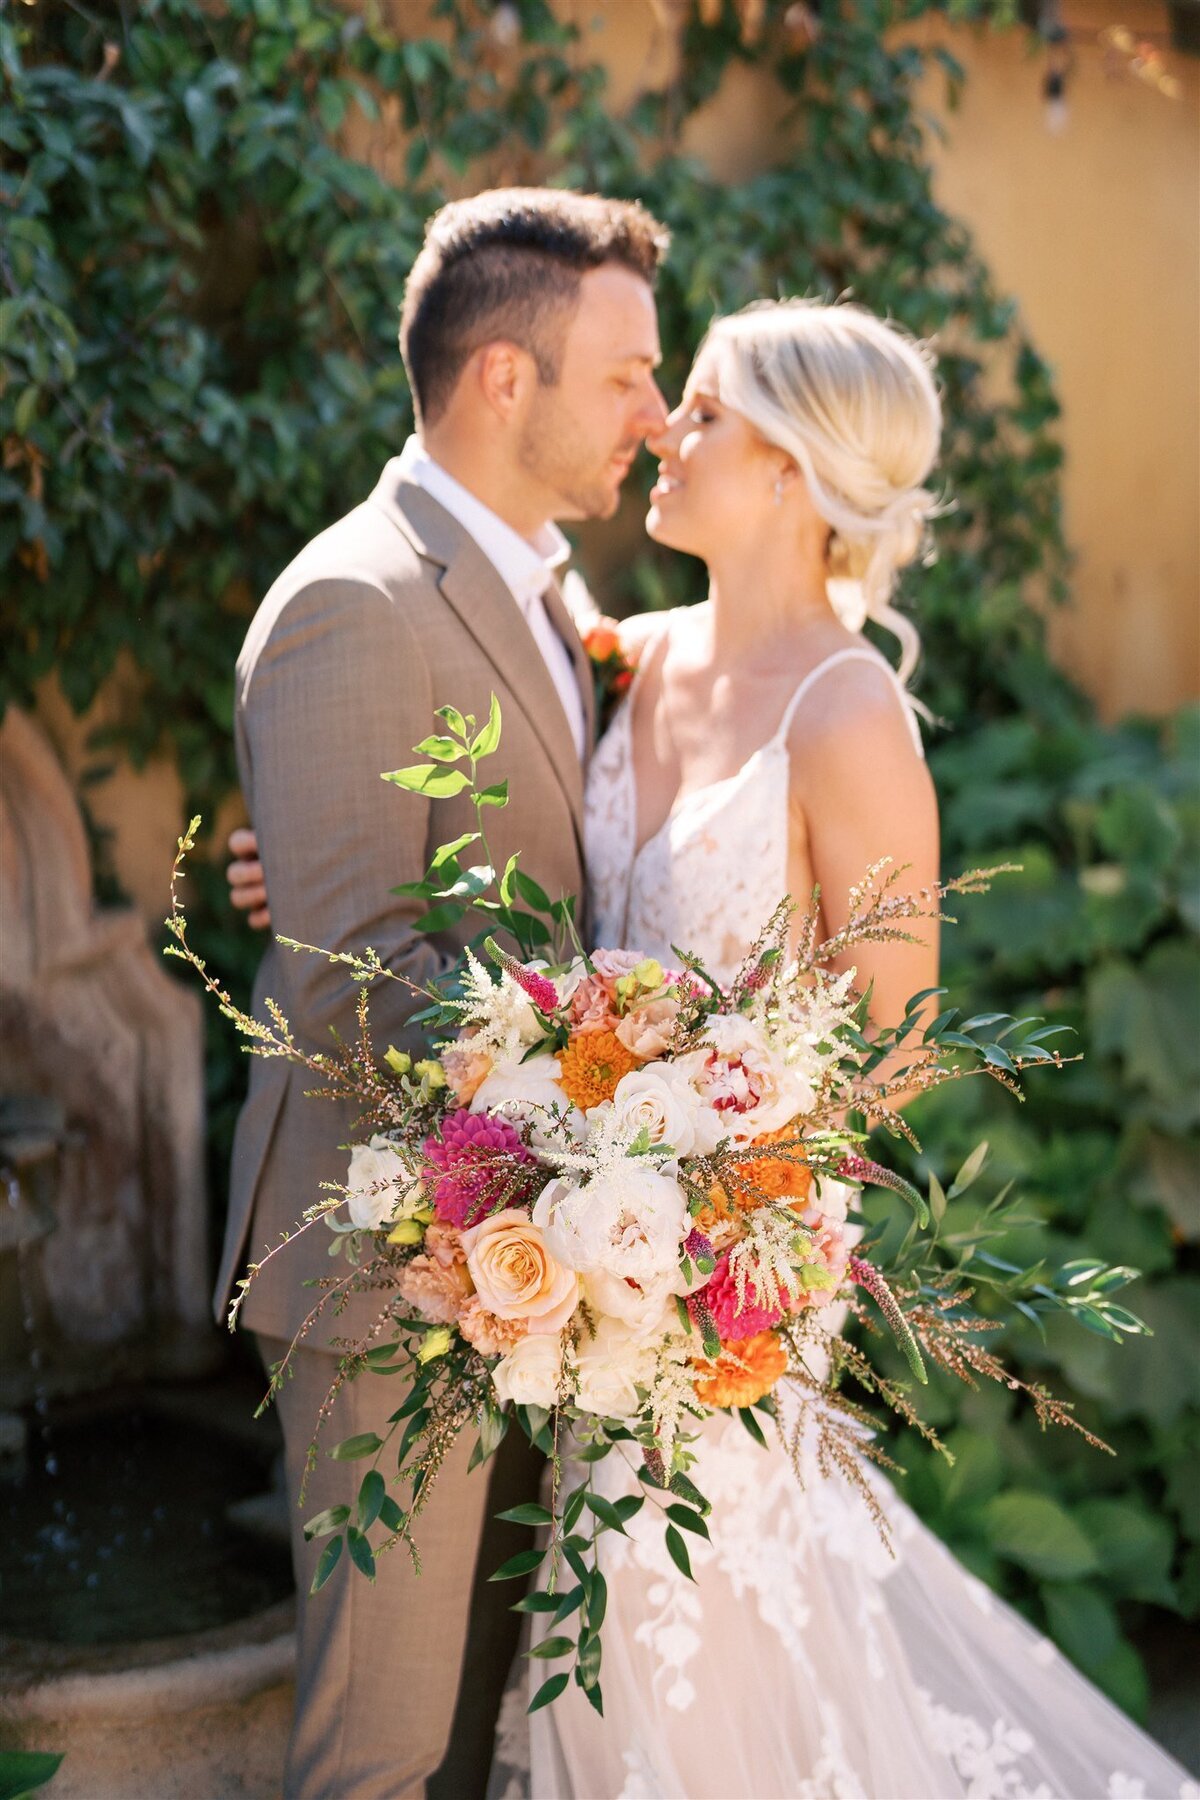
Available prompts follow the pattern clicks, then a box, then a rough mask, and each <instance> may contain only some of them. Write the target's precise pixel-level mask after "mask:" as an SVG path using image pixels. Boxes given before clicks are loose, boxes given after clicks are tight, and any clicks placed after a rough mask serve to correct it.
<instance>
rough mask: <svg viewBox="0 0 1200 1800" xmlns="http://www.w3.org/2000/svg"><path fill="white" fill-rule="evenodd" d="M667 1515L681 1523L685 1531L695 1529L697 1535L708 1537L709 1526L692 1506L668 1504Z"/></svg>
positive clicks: (677, 1523)
mask: <svg viewBox="0 0 1200 1800" xmlns="http://www.w3.org/2000/svg"><path fill="white" fill-rule="evenodd" d="M667 1517H668V1519H674V1521H675V1523H676V1525H681V1526H682V1527H683V1529H684V1531H694V1532H695V1534H696V1536H697V1537H702V1538H707V1537H708V1526H707V1525H706V1524H705V1522H704V1520H703V1519H702V1518H701V1517H700V1514H699V1513H698V1512H694V1511H693V1510H692V1508H691V1507H690V1506H668V1508H667Z"/></svg>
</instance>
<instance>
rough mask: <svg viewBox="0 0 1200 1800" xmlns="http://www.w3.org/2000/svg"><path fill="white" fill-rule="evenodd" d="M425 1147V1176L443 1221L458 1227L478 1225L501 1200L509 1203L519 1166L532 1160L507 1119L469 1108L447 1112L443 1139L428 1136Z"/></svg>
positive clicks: (436, 1208)
mask: <svg viewBox="0 0 1200 1800" xmlns="http://www.w3.org/2000/svg"><path fill="white" fill-rule="evenodd" d="M423 1148H424V1151H425V1155H426V1158H427V1166H426V1168H425V1169H424V1170H423V1171H422V1178H423V1179H424V1180H425V1181H427V1182H429V1183H430V1184H431V1187H432V1192H433V1207H434V1211H435V1212H436V1214H437V1216H438V1218H439V1219H441V1220H442V1221H443V1222H444V1223H445V1224H447V1225H457V1226H458V1227H459V1228H460V1229H465V1228H466V1227H467V1226H469V1225H477V1224H478V1223H479V1221H480V1220H481V1219H482V1218H484V1217H485V1216H486V1215H487V1213H488V1212H489V1211H490V1210H491V1208H492V1207H494V1206H496V1205H498V1204H499V1203H500V1202H501V1201H511V1200H512V1198H513V1194H512V1192H511V1185H510V1184H511V1182H512V1177H513V1175H514V1174H515V1173H516V1166H517V1165H518V1164H519V1163H527V1162H530V1161H531V1160H532V1159H531V1157H530V1154H529V1152H528V1150H527V1149H526V1148H525V1146H524V1144H523V1143H522V1142H521V1139H520V1137H519V1136H518V1134H517V1131H516V1129H515V1128H514V1127H513V1126H512V1125H510V1124H509V1122H508V1120H507V1119H500V1118H497V1117H496V1115H495V1114H494V1113H488V1112H476V1113H473V1112H468V1111H467V1109H466V1108H465V1107H460V1108H459V1109H458V1111H457V1112H452V1113H450V1114H448V1115H447V1117H446V1118H445V1119H443V1121H442V1127H441V1138H440V1140H439V1139H438V1138H436V1137H427V1138H426V1139H425V1143H424V1145H423ZM439 1171H440V1173H439Z"/></svg>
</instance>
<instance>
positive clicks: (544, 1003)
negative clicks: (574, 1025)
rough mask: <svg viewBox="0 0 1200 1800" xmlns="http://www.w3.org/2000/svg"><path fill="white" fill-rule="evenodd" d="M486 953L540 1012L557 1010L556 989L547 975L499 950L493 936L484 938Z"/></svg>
mask: <svg viewBox="0 0 1200 1800" xmlns="http://www.w3.org/2000/svg"><path fill="white" fill-rule="evenodd" d="M485 948H486V950H487V952H488V955H489V956H490V957H491V958H492V959H493V961H494V962H497V963H498V964H499V965H500V967H501V968H502V969H503V970H504V973H505V974H506V975H507V976H508V977H509V979H510V980H512V981H515V982H516V984H517V986H518V987H519V988H520V989H521V992H522V993H523V994H527V995H528V996H529V998H530V999H531V1000H532V1001H533V1004H534V1005H535V1006H536V1007H537V1009H538V1011H539V1012H540V1013H545V1014H547V1015H549V1014H550V1013H555V1012H557V1011H558V989H557V988H556V987H555V985H554V983H553V982H552V981H551V980H550V977H549V976H548V975H542V974H540V973H539V972H538V970H537V969H530V968H527V967H526V965H525V964H524V963H522V962H518V961H517V959H516V957H515V956H510V955H509V954H508V951H507V950H501V948H500V946H499V944H497V942H496V940H495V939H494V938H487V939H485Z"/></svg>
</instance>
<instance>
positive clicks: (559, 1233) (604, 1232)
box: [533, 1157, 689, 1288]
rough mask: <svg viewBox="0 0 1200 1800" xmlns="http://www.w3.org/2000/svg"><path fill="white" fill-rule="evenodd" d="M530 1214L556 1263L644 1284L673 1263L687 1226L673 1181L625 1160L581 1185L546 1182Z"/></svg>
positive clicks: (670, 1268) (635, 1161) (676, 1261)
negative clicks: (600, 1271)
mask: <svg viewBox="0 0 1200 1800" xmlns="http://www.w3.org/2000/svg"><path fill="white" fill-rule="evenodd" d="M533 1218H534V1223H535V1224H536V1225H540V1226H541V1228H542V1231H543V1233H544V1234H545V1238H546V1243H547V1245H548V1247H549V1250H550V1254H551V1255H552V1256H554V1257H555V1258H556V1259H557V1260H558V1261H559V1262H562V1263H566V1264H567V1266H568V1267H569V1268H572V1269H578V1270H579V1271H580V1273H581V1274H585V1275H587V1274H591V1273H592V1272H593V1271H595V1270H598V1269H606V1270H607V1271H608V1272H609V1274H611V1275H616V1276H618V1277H620V1278H626V1279H628V1280H630V1281H636V1282H637V1283H638V1285H639V1286H640V1287H643V1288H645V1287H648V1286H650V1285H651V1284H652V1283H653V1282H654V1280H655V1278H656V1277H658V1276H662V1275H670V1274H672V1273H673V1272H674V1271H675V1270H676V1269H677V1268H678V1266H679V1256H680V1245H681V1244H682V1242H683V1239H684V1238H685V1237H686V1236H687V1232H688V1224H689V1221H688V1210H687V1202H686V1201H685V1199H684V1197H683V1190H682V1188H681V1187H680V1185H679V1183H678V1182H677V1181H676V1180H675V1179H674V1178H673V1177H672V1176H670V1175H664V1174H661V1173H660V1172H659V1171H658V1170H657V1169H651V1168H648V1167H647V1166H646V1164H645V1163H644V1162H640V1161H639V1160H638V1159H636V1158H631V1157H626V1158H623V1159H622V1161H621V1162H620V1163H619V1164H617V1165H616V1166H615V1167H611V1168H610V1169H609V1170H607V1171H605V1172H603V1173H601V1174H598V1175H596V1176H595V1177H594V1178H593V1179H592V1180H591V1181H590V1182H589V1183H588V1185H587V1186H586V1187H582V1188H581V1187H575V1186H572V1185H571V1184H570V1183H569V1182H566V1181H561V1180H560V1181H552V1182H550V1183H549V1185H548V1186H547V1187H545V1188H543V1190H542V1192H541V1194H540V1195H539V1196H538V1200H537V1204H536V1206H535V1207H534V1209H533Z"/></svg>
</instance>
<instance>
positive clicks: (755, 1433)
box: [667, 1406, 767, 1512]
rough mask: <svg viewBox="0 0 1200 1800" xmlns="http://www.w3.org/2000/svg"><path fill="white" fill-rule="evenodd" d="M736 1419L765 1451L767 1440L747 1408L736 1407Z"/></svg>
mask: <svg viewBox="0 0 1200 1800" xmlns="http://www.w3.org/2000/svg"><path fill="white" fill-rule="evenodd" d="M738 1418H739V1419H740V1420H741V1421H742V1424H743V1425H744V1426H745V1427H746V1430H747V1431H748V1432H749V1433H750V1436H751V1437H752V1438H753V1439H754V1441H755V1443H756V1444H761V1445H762V1447H763V1449H764V1450H765V1449H766V1447H767V1440H766V1438H765V1437H764V1436H763V1428H762V1426H761V1425H760V1424H759V1422H758V1420H757V1419H756V1418H755V1416H754V1414H753V1413H752V1412H751V1410H750V1408H749V1407H748V1406H739V1407H738ZM667 1510H668V1512H669V1511H670V1508H669V1507H668V1509H667Z"/></svg>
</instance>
